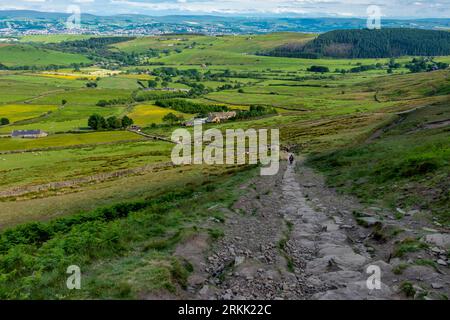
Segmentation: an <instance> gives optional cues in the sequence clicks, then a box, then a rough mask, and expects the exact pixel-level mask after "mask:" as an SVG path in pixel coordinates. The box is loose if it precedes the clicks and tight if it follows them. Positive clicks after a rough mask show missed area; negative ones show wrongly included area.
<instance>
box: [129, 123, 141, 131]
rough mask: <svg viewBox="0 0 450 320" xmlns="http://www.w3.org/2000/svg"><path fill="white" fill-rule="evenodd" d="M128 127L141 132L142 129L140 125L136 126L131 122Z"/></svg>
mask: <svg viewBox="0 0 450 320" xmlns="http://www.w3.org/2000/svg"><path fill="white" fill-rule="evenodd" d="M129 129H130V130H131V131H137V132H141V130H142V128H141V127H140V126H137V125H135V124H132V125H131V126H130V127H129Z"/></svg>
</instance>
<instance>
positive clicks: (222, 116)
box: [207, 111, 236, 123]
mask: <svg viewBox="0 0 450 320" xmlns="http://www.w3.org/2000/svg"><path fill="white" fill-rule="evenodd" d="M234 117H236V111H229V112H211V113H209V114H208V120H207V122H214V123H220V122H221V121H224V120H229V119H231V118H234Z"/></svg>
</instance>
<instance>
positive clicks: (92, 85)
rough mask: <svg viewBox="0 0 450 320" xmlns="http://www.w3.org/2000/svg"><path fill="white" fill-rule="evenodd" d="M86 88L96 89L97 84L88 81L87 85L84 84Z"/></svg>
mask: <svg viewBox="0 0 450 320" xmlns="http://www.w3.org/2000/svg"><path fill="white" fill-rule="evenodd" d="M86 87H88V88H97V82H94V81H89V82H88V83H86Z"/></svg>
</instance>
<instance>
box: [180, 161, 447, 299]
mask: <svg viewBox="0 0 450 320" xmlns="http://www.w3.org/2000/svg"><path fill="white" fill-rule="evenodd" d="M240 191H242V196H241V198H240V199H239V200H238V201H237V202H236V203H235V204H234V206H233V207H232V208H223V207H222V208H220V207H215V208H214V210H221V211H222V212H224V213H225V216H226V222H225V224H224V237H223V238H221V239H220V240H218V241H217V242H215V243H214V244H213V245H212V247H210V248H209V250H206V257H205V251H204V252H203V256H202V257H201V258H199V255H198V254H197V255H196V257H197V258H193V257H192V255H191V257H187V258H188V260H190V261H191V262H193V265H194V269H195V270H196V271H195V272H194V274H193V275H192V277H191V279H190V286H189V290H188V291H189V297H190V298H193V299H224V300H230V299H396V298H399V297H400V296H399V295H398V288H396V287H395V286H396V281H397V280H396V279H395V278H396V277H395V275H394V274H393V273H392V269H393V265H391V264H389V263H388V262H389V259H390V258H389V257H388V256H383V254H381V255H380V254H375V253H374V252H373V251H370V252H368V250H369V249H371V248H370V247H367V240H368V239H370V238H371V236H372V234H373V230H372V229H371V228H364V227H361V226H359V225H357V223H356V222H355V219H354V217H353V215H352V212H354V211H359V210H362V209H363V208H362V207H361V205H360V204H359V203H358V202H357V201H356V200H355V199H353V198H351V197H346V196H343V195H339V194H336V193H335V192H334V191H333V190H332V189H330V188H327V187H326V186H325V183H324V181H323V178H322V177H321V176H320V175H317V174H316V173H314V172H313V171H312V170H311V169H310V168H308V167H305V166H304V165H303V164H302V163H299V164H298V165H297V166H295V165H287V164H286V163H283V165H282V166H281V168H280V172H279V174H278V175H277V176H275V177H255V178H254V179H253V180H251V181H249V182H247V183H246V184H245V185H243V186H241V188H240ZM369 222H370V221H369ZM216 223H218V222H216ZM194 241H198V239H197V240H195V239H194ZM180 251H182V250H180ZM205 258H206V261H205ZM386 261H388V262H386ZM369 266H377V267H378V268H379V269H380V271H381V273H382V278H381V281H382V283H381V289H376V290H370V289H369V288H368V287H367V279H368V278H369V276H370V275H371V274H368V273H366V272H367V268H368V267H369ZM435 275H436V276H438V277H440V280H439V279H438V280H439V281H442V277H441V276H440V275H439V274H438V273H436V274H435Z"/></svg>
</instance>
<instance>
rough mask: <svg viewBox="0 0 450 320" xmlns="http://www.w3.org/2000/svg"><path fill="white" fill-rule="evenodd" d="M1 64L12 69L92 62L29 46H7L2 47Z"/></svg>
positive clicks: (0, 52)
mask: <svg viewBox="0 0 450 320" xmlns="http://www.w3.org/2000/svg"><path fill="white" fill-rule="evenodd" d="M0 62H1V63H2V64H4V65H5V66H9V67H12V66H45V65H49V64H55V65H69V64H71V63H89V62H90V60H89V59H88V58H87V57H85V56H82V55H79V54H71V53H62V52H58V51H52V50H45V49H38V48H35V47H32V46H28V45H6V46H2V47H0Z"/></svg>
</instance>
